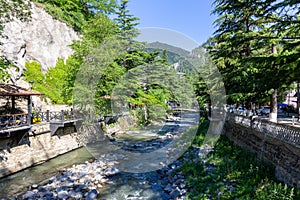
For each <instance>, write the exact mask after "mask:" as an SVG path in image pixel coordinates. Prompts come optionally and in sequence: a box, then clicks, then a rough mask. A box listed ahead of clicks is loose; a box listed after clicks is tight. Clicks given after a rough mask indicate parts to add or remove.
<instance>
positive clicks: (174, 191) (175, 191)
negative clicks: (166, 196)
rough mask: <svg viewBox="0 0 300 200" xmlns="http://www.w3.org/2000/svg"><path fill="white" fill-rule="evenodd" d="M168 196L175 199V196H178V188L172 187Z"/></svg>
mask: <svg viewBox="0 0 300 200" xmlns="http://www.w3.org/2000/svg"><path fill="white" fill-rule="evenodd" d="M170 196H171V197H172V198H173V199H175V198H177V197H179V196H180V190H179V189H178V188H176V189H173V190H172V191H171V192H170Z"/></svg>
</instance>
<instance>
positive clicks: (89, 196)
mask: <svg viewBox="0 0 300 200" xmlns="http://www.w3.org/2000/svg"><path fill="white" fill-rule="evenodd" d="M97 195H98V191H97V190H95V189H93V190H91V191H89V192H88V193H87V194H86V197H85V198H86V200H93V199H97Z"/></svg>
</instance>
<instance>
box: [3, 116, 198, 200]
mask: <svg viewBox="0 0 300 200" xmlns="http://www.w3.org/2000/svg"><path fill="white" fill-rule="evenodd" d="M198 122H199V115H198V113H197V112H186V113H184V114H183V115H182V117H181V118H180V120H177V121H172V122H167V123H166V124H165V125H164V126H162V127H161V126H160V127H148V128H145V129H143V130H138V131H129V132H127V133H126V134H125V135H123V136H121V137H119V138H117V139H116V140H115V141H113V142H111V141H103V142H99V143H96V144H93V145H89V146H87V147H84V148H80V149H77V150H74V151H72V152H69V153H67V154H64V155H62V156H59V157H57V158H54V159H52V160H49V161H47V162H45V163H43V164H41V165H38V166H35V167H32V168H29V169H27V170H24V171H22V172H19V173H16V174H14V175H11V176H9V177H6V178H4V179H1V180H0V197H1V198H5V197H13V196H16V195H18V194H21V193H23V194H24V193H25V192H26V191H27V190H28V187H29V186H32V185H34V184H38V185H39V186H40V185H43V181H44V182H45V181H46V180H47V179H49V178H50V177H53V176H57V177H58V176H59V174H60V170H61V169H65V168H68V167H69V168H72V167H74V166H76V164H79V163H87V162H86V161H87V160H92V159H96V160H103V161H105V162H114V163H115V165H114V168H116V169H118V171H119V172H118V173H116V174H113V176H108V175H107V174H106V175H107V177H108V181H107V183H106V184H105V185H103V187H102V186H101V188H99V189H98V190H99V191H100V194H99V195H98V199H116V200H119V199H120V200H123V199H145V200H146V199H149V200H150V199H162V200H165V199H175V198H178V197H181V198H182V199H183V198H184V194H185V191H186V189H185V181H184V177H182V176H181V175H180V174H176V173H175V171H176V170H177V169H178V168H179V167H180V166H181V165H182V161H178V160H177V159H178V158H179V157H180V156H181V155H182V154H183V153H184V152H185V150H186V149H187V148H188V147H189V146H190V145H191V142H192V139H193V136H194V134H195V132H196V131H197V127H198ZM182 133H184V134H182ZM93 164H94V165H96V164H97V162H94V163H92V164H90V163H88V165H87V166H91V165H93ZM87 166H86V167H85V166H84V165H83V167H82V168H83V170H85V169H86V168H88V167H87ZM94 168H95V167H94ZM92 169H93V168H92ZM87 173H90V171H88V172H87ZM104 175H105V174H104ZM29 189H30V188H29ZM178 199H180V198H178Z"/></svg>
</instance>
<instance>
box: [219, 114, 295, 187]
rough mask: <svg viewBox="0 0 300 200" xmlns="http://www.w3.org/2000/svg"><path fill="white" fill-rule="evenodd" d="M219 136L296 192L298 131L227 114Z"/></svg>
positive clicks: (290, 127)
mask: <svg viewBox="0 0 300 200" xmlns="http://www.w3.org/2000/svg"><path fill="white" fill-rule="evenodd" d="M223 134H225V135H226V136H227V137H228V138H229V139H230V140H232V141H233V142H234V143H235V144H237V145H238V146H241V147H243V148H245V149H247V150H250V151H252V152H254V153H256V154H257V155H258V157H261V158H263V159H266V160H268V161H269V162H271V163H272V164H274V165H275V170H276V171H275V176H276V178H277V179H278V180H280V181H283V182H285V183H287V184H288V185H291V186H297V187H298V188H300V128H297V127H292V126H288V125H283V124H276V123H272V122H269V121H267V120H262V119H259V118H250V117H244V116H238V115H234V114H231V113H228V115H227V118H226V123H225V125H224V129H223Z"/></svg>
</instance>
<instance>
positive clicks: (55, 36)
mask: <svg viewBox="0 0 300 200" xmlns="http://www.w3.org/2000/svg"><path fill="white" fill-rule="evenodd" d="M31 12H32V16H31V20H30V21H28V22H21V21H19V20H15V21H13V22H10V23H8V24H6V26H5V29H4V34H5V35H6V36H8V37H7V38H1V39H0V42H2V43H3V45H0V55H1V56H3V55H4V56H5V57H6V58H7V59H8V60H10V61H11V62H12V63H13V64H14V65H15V66H16V67H17V68H16V69H11V74H12V81H13V82H15V81H16V80H18V79H19V78H20V76H21V74H22V72H23V70H24V69H25V62H26V61H37V62H39V63H40V64H41V66H42V71H43V72H45V71H47V70H48V69H49V67H53V66H55V64H56V61H57V59H58V58H63V59H66V58H67V57H68V56H69V55H71V54H72V49H71V48H70V47H69V46H68V45H70V44H71V43H72V41H73V40H77V39H78V35H77V33H76V32H75V31H74V30H73V29H72V28H70V27H68V26H67V25H66V24H65V23H63V22H61V21H59V20H56V19H53V17H52V16H51V15H49V14H48V13H47V12H46V11H45V10H43V8H40V7H38V6H37V5H32V10H31Z"/></svg>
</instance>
